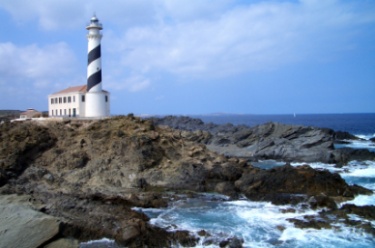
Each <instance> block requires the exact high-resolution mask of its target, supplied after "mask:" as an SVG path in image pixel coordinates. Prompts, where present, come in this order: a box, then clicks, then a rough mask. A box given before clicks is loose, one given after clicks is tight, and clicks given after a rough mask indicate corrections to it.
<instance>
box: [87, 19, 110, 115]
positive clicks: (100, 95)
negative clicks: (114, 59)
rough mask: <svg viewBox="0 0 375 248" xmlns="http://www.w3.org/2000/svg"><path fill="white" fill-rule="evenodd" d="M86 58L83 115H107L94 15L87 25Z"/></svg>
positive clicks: (107, 106) (107, 95)
mask: <svg viewBox="0 0 375 248" xmlns="http://www.w3.org/2000/svg"><path fill="white" fill-rule="evenodd" d="M86 29H87V30H88V34H87V39H88V56H87V57H88V60H87V89H86V90H87V92H86V103H85V110H86V111H85V117H105V116H109V99H108V98H109V94H108V92H107V91H104V90H103V89H102V61H101V39H102V34H101V30H102V29H103V26H102V24H101V23H100V22H99V19H98V18H97V17H96V15H94V16H93V17H92V18H91V20H90V23H89V24H88V25H87V27H86Z"/></svg>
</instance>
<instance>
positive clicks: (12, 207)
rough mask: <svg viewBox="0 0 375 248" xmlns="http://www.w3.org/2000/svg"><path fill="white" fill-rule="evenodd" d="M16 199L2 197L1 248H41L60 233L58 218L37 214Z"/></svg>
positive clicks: (0, 198)
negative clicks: (40, 247)
mask: <svg viewBox="0 0 375 248" xmlns="http://www.w3.org/2000/svg"><path fill="white" fill-rule="evenodd" d="M16 198H17V197H16V196H14V195H12V196H3V195H1V196H0V219H1V226H0V240H1V242H0V247H1V248H9V247H24V248H28V247H30V248H34V247H39V246H41V245H42V244H45V243H47V242H48V241H49V240H51V239H53V238H54V237H55V236H56V235H57V234H58V233H59V231H60V220H59V219H58V218H55V217H52V216H48V215H46V214H43V213H40V212H37V211H35V210H33V209H31V208H30V207H29V206H27V204H26V203H25V202H24V203H21V201H19V200H18V199H16ZM15 199H16V201H17V202H14V201H15Z"/></svg>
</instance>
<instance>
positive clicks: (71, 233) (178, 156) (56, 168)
mask: <svg viewBox="0 0 375 248" xmlns="http://www.w3.org/2000/svg"><path fill="white" fill-rule="evenodd" d="M0 129H1V133H0V134H1V136H0V138H1V139H0V173H1V180H2V181H1V182H2V187H1V188H0V193H2V194H3V195H4V194H11V193H17V194H23V195H27V196H28V197H29V198H30V202H31V204H32V206H33V208H34V209H35V210H38V211H39V212H42V213H45V214H48V215H51V216H54V217H56V218H58V219H59V220H60V221H61V224H60V229H58V233H59V235H60V236H61V237H62V238H64V237H65V238H75V239H79V240H83V241H84V240H89V239H94V238H102V237H108V238H112V239H115V240H116V241H117V242H119V243H120V244H122V245H126V246H128V247H144V246H148V247H168V246H170V245H171V244H172V243H176V242H180V243H186V244H188V245H192V244H193V243H194V242H196V239H195V238H194V237H193V236H191V235H190V234H189V233H186V232H183V233H170V232H167V231H165V230H163V229H160V228H157V227H154V226H151V225H150V224H149V223H148V218H147V216H145V215H144V214H142V213H138V212H135V211H133V210H132V207H134V206H138V207H166V206H167V205H168V203H169V201H170V200H171V198H172V197H170V195H169V194H170V193H171V192H219V193H222V194H226V195H229V196H231V197H237V195H239V194H245V195H246V196H248V197H249V198H250V199H254V200H270V201H272V202H275V203H279V204H282V203H285V204H290V203H293V202H301V201H307V200H310V205H311V206H315V207H319V206H330V205H331V206H332V202H330V199H332V198H331V197H342V198H348V197H349V198H352V197H353V196H354V195H356V194H359V193H363V192H367V191H366V190H365V189H363V188H361V187H352V186H348V185H346V184H345V182H344V181H343V180H342V179H341V177H340V176H339V175H335V174H331V173H329V172H326V171H324V172H321V171H316V170H313V169H311V168H310V167H308V166H303V167H301V168H293V167H291V166H284V167H281V168H278V169H275V170H270V171H264V170H261V169H256V168H254V167H253V166H251V164H249V163H248V162H247V161H246V160H244V159H239V158H235V157H226V156H223V155H220V154H218V153H215V152H213V151H211V150H209V149H207V147H206V146H205V145H204V143H205V142H206V141H207V140H211V139H213V138H212V135H211V134H210V133H208V132H205V131H204V130H203V131H202V130H198V131H193V132H191V131H184V130H175V129H170V128H162V127H158V126H155V125H154V124H153V123H152V122H151V121H148V120H142V119H140V118H136V117H133V116H128V117H114V118H110V119H105V120H101V121H64V122H42V123H35V122H25V123H7V124H2V125H0ZM315 132H316V131H314V130H311V129H309V128H307V129H303V128H297V129H293V128H292V129H289V128H288V127H284V126H277V125H274V124H270V125H269V126H265V127H263V128H260V127H259V130H258V131H257V132H256V133H257V134H259V133H264V137H262V139H263V141H259V142H265V143H267V142H268V141H267V139H268V138H269V139H271V137H279V138H280V139H286V140H292V141H293V140H299V136H305V137H306V136H309V135H311V137H310V139H309V141H308V142H307V141H302V140H300V141H298V142H300V143H299V144H300V145H302V146H305V147H306V148H307V147H310V149H311V147H313V146H314V144H318V143H319V144H320V145H321V146H322V147H326V149H328V150H329V149H330V146H331V141H330V139H327V140H326V139H323V138H322V139H320V138H316V137H315V136H314V135H318V134H319V133H315ZM322 132H323V131H322ZM286 133H288V135H287V136H285V135H286ZM328 133H329V131H328ZM266 134H268V136H266ZM252 135H256V134H254V133H253V131H252V132H248V131H244V130H239V131H238V132H237V135H235V136H234V137H235V138H233V137H229V136H228V137H227V138H226V139H238V140H242V141H243V140H250V139H251V137H254V138H255V136H252ZM244 137H246V138H244ZM266 137H268V138H267V139H266ZM213 140H215V139H213ZM212 142H214V141H212ZM285 142H288V141H285ZM221 143H223V142H222V141H221ZM224 143H225V142H224ZM266 150H267V149H264V151H266ZM285 154H288V151H285ZM322 156H323V155H322ZM324 156H325V155H324ZM324 156H323V157H324ZM370 193H371V192H370ZM295 195H303V197H302V198H299V197H297V198H295V197H294V196H295ZM320 195H323V196H325V197H328V198H329V199H325V198H324V197H323V198H322V197H320ZM285 196H287V197H285ZM312 197H313V198H312ZM314 197H315V198H314ZM330 209H335V207H330ZM353 211H354V210H353Z"/></svg>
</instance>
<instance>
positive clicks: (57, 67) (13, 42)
mask: <svg viewBox="0 0 375 248" xmlns="http://www.w3.org/2000/svg"><path fill="white" fill-rule="evenodd" d="M94 13H95V14H96V16H97V17H98V19H99V20H100V22H101V23H102V24H103V30H102V33H103V38H102V43H101V47H102V73H103V88H104V89H105V90H108V91H109V92H110V93H111V114H114V115H118V114H128V113H134V114H137V115H141V114H150V115H166V114H179V115H197V114H212V113H233V114H290V113H301V114H302V113H305V114H309V113H311V114H315V113H374V112H375V0H323V1H322V0H279V1H276V0H262V1H260V0H248V1H245V0H215V1H210V0H174V1H173V0H109V1H101V0H91V1H85V0H79V1H77V0H64V1H59V0H38V1H32V0H0V109H17V110H25V109H27V108H35V109H37V110H40V111H44V110H48V98H47V97H48V95H49V94H52V93H55V92H57V91H60V90H62V89H65V88H67V87H70V86H77V85H84V84H86V75H87V71H86V69H87V38H86V33H87V30H86V25H87V24H88V23H89V21H90V18H91V17H92V16H93V14H94Z"/></svg>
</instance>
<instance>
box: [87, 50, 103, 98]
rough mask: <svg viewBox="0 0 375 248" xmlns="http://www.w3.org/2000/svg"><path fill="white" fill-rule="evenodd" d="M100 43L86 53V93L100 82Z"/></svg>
mask: <svg viewBox="0 0 375 248" xmlns="http://www.w3.org/2000/svg"><path fill="white" fill-rule="evenodd" d="M100 48H101V47H100V43H99V44H98V46H96V47H95V48H94V49H92V50H91V51H89V53H88V62H87V72H88V74H87V91H88V92H89V91H90V90H91V89H92V88H93V87H95V86H96V85H98V84H101V82H102V69H101V61H100V60H101V58H100V56H101V52H100V50H101V49H100Z"/></svg>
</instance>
